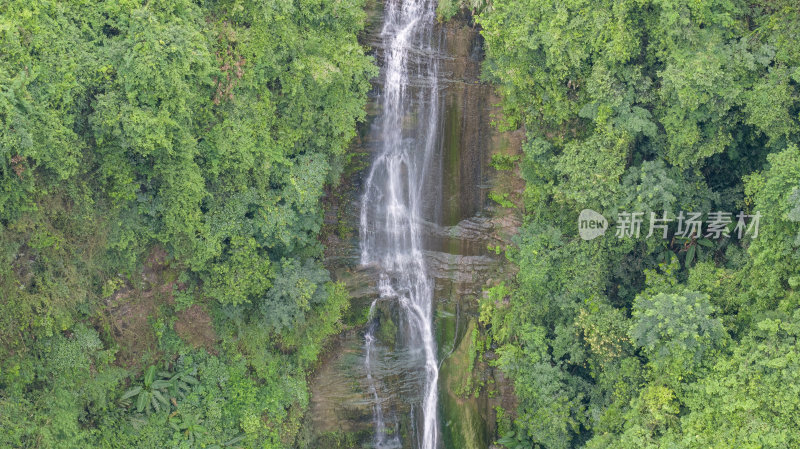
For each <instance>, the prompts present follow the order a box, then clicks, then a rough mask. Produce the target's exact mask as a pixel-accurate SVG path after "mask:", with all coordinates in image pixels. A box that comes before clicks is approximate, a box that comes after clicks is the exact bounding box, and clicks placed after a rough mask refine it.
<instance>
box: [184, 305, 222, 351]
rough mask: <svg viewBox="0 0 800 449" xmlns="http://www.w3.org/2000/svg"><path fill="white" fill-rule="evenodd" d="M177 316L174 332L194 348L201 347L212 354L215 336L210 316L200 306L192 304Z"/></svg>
mask: <svg viewBox="0 0 800 449" xmlns="http://www.w3.org/2000/svg"><path fill="white" fill-rule="evenodd" d="M177 315H178V320H177V321H175V332H177V333H178V335H179V336H180V337H181V338H182V339H183V340H184V341H185V342H187V343H189V344H190V345H192V346H194V347H195V348H200V347H203V348H206V350H207V351H209V352H214V351H213V350H214V343H216V341H217V334H216V333H215V332H214V327H213V326H212V325H211V316H209V315H208V312H206V311H205V310H204V309H203V308H202V307H200V305H198V304H194V305H192V306H191V307H189V308H188V309H185V310H181V311H180V312H178V314H177Z"/></svg>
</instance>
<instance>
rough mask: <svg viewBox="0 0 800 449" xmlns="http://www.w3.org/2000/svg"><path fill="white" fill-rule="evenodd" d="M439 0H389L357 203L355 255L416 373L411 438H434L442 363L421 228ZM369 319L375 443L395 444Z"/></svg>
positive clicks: (432, 138) (433, 129)
mask: <svg viewBox="0 0 800 449" xmlns="http://www.w3.org/2000/svg"><path fill="white" fill-rule="evenodd" d="M435 7H436V2H435V0H387V3H386V6H385V14H384V23H383V28H382V30H381V34H380V37H381V48H382V51H383V52H384V57H383V59H384V64H383V72H384V73H383V90H382V92H381V94H382V99H381V104H382V111H381V114H380V116H379V118H378V121H377V124H376V127H375V129H374V132H375V140H376V141H377V142H378V143H379V148H378V151H377V156H376V157H375V159H374V161H373V163H372V167H371V170H370V172H369V175H368V176H367V179H366V182H365V191H364V196H363V198H362V202H361V217H360V219H361V221H360V239H361V263H362V264H363V265H375V266H376V267H377V270H378V273H379V279H378V290H379V292H380V293H379V297H378V298H377V299H376V300H375V301H374V302H373V304H372V307H371V309H370V310H371V314H372V315H374V309H375V305H376V304H377V303H378V302H379V301H394V302H395V304H396V305H397V306H398V312H399V316H400V319H401V322H402V331H403V334H404V335H403V336H402V344H404V345H405V346H406V347H405V349H406V351H407V353H408V354H411V356H409V364H410V365H412V366H411V367H410V368H409V369H410V371H411V372H416V373H417V375H418V376H419V383H420V385H421V396H420V398H419V400H418V401H416V402H417V403H415V404H412V408H411V413H412V415H413V417H412V426H413V427H414V430H415V431H414V435H413V436H412V438H413V440H414V443H415V446H416V447H418V448H420V449H436V448H437V447H438V446H439V442H440V437H439V418H438V390H437V381H438V378H439V366H438V364H437V360H436V341H435V339H434V334H433V287H434V286H433V280H432V279H431V277H430V275H429V274H428V272H427V270H426V265H425V261H424V259H423V236H422V228H423V226H424V224H425V223H427V222H430V221H433V218H434V217H433V215H434V214H435V210H436V208H437V206H438V204H436V200H435V199H436V198H438V191H439V190H440V184H438V185H437V182H440V181H437V179H436V178H437V176H436V175H437V174H438V173H436V170H435V168H436V167H438V166H439V165H438V164H439V163H440V161H438V160H437V156H439V153H440V152H439V146H440V138H439V128H440V125H439V123H440V118H439V102H440V99H439V86H438V61H437V59H436V48H434V42H433V40H434V39H433V28H434V20H435ZM376 328H377V322H376V319H375V318H374V316H373V317H372V318H371V321H370V324H369V325H368V328H367V332H366V336H365V343H364V345H365V363H364V368H365V370H366V374H367V376H366V377H367V383H368V386H369V393H370V395H371V396H372V397H371V400H372V401H374V402H373V421H374V425H375V437H374V446H375V447H376V448H381V449H384V448H395V447H401V446H402V442H401V441H400V437H399V435H398V434H397V432H394V431H390V430H387V423H386V421H385V420H386V419H387V418H386V416H387V415H386V413H385V411H384V405H383V398H382V397H381V394H380V391H379V385H378V382H379V379H378V378H377V377H378V376H377V375H376V373H375V366H374V361H375V360H374V359H375V357H376V354H377V352H376V346H375V345H376V344H377V342H376V337H375V332H376Z"/></svg>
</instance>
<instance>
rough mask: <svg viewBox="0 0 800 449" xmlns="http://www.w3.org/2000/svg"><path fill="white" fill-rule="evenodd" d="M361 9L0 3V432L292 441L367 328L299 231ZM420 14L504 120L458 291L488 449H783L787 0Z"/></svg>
mask: <svg viewBox="0 0 800 449" xmlns="http://www.w3.org/2000/svg"><path fill="white" fill-rule="evenodd" d="M366 1H367V2H372V3H374V0H366ZM365 8H366V5H365V0H195V1H191V0H108V1H92V0H62V1H58V0H2V1H0V447H2V448H58V449H60V448H65V449H66V448H88V447H91V448H95V447H96V448H208V449H212V448H218V449H222V448H235V447H239V448H265V449H277V448H308V447H314V446H310V445H309V443H308V441H309V440H308V438H307V435H306V434H307V432H308V430H307V427H308V424H307V417H308V407H309V401H310V390H309V385H308V379H309V376H310V375H311V373H312V372H313V371H314V369H315V368H316V366H317V364H318V363H319V360H320V358H321V356H322V355H323V354H324V353H325V350H326V345H327V344H328V342H329V341H330V340H331V339H332V338H334V337H335V336H336V335H337V334H338V333H339V332H340V331H341V330H342V329H343V328H345V327H349V328H353V327H358V326H359V325H363V323H364V321H365V318H364V316H363V315H364V311H363V310H354V309H353V308H352V307H351V301H350V296H349V294H348V291H347V289H346V288H345V285H344V284H343V283H342V282H337V281H336V279H334V278H333V277H332V276H331V274H330V272H329V270H328V269H326V268H325V265H324V262H325V245H324V243H323V242H324V239H323V238H322V236H323V235H324V233H325V232H328V231H326V229H325V226H326V225H325V222H324V220H323V217H324V213H325V211H326V201H325V198H327V197H329V196H331V195H332V194H331V192H332V191H333V190H335V189H336V187H337V186H339V185H340V183H342V182H345V181H346V180H347V177H348V176H351V175H352V172H353V169H352V167H353V166H357V165H359V164H360V162H358V161H355V162H354V158H355V157H356V155H355V154H354V153H353V152H352V151H351V145H352V142H353V140H354V138H356V136H357V134H358V129H359V126H363V123H364V121H365V117H366V107H365V105H366V104H367V100H368V94H369V92H370V90H371V89H372V84H371V83H372V82H373V81H374V79H375V78H376V77H377V76H378V74H379V69H378V66H377V62H376V60H375V58H374V57H373V56H372V54H371V52H370V49H369V48H368V46H367V44H366V43H365V42H363V39H361V36H362V35H363V32H364V27H365V26H366V22H367V14H366V9H365ZM437 11H438V20H439V21H440V22H442V23H445V22H447V21H453V20H462V21H467V22H468V23H469V24H470V26H472V27H475V28H476V29H479V30H480V33H481V35H482V37H483V40H484V42H483V50H484V52H485V56H484V60H483V61H482V75H481V77H482V80H483V81H482V82H483V83H487V84H490V85H492V86H494V88H495V89H496V92H497V94H498V96H499V98H500V105H499V106H500V107H501V109H502V115H501V116H498V117H497V121H496V123H495V126H497V127H498V129H499V130H520V129H521V130H523V131H524V135H525V139H524V141H523V143H522V148H521V151H520V153H519V154H518V155H516V156H509V157H506V158H495V160H494V167H495V169H497V170H498V171H508V172H510V173H512V174H513V175H515V176H516V175H518V176H520V177H521V179H522V180H524V186H525V187H524V190H523V191H522V192H512V191H511V190H510V187H509V186H504V185H496V186H494V187H493V189H494V193H495V194H496V195H492V197H493V198H501V197H502V198H513V199H514V200H515V201H513V202H507V201H503V202H501V204H500V205H499V206H500V208H501V209H502V208H506V209H515V211H516V213H519V214H520V215H521V217H522V224H521V226H520V227H519V229H518V232H517V234H516V235H515V236H514V239H513V244H511V245H508V246H506V247H505V248H504V249H503V251H504V257H505V258H506V259H507V263H508V264H511V265H513V266H515V267H516V268H515V270H514V272H515V274H513V276H509V277H508V278H507V279H502V280H498V281H497V282H496V283H495V284H494V285H493V286H491V288H487V290H486V291H485V294H484V295H483V297H482V298H481V299H480V302H479V308H480V326H479V327H480V332H479V336H477V337H476V338H477V339H479V340H481V342H480V345H481V347H483V348H486V351H485V352H484V351H481V354H480V355H479V358H486V360H489V359H491V360H490V361H489V362H488V363H490V364H491V365H492V366H494V367H496V368H497V369H499V370H501V371H502V372H503V373H505V375H506V376H507V377H508V379H510V383H511V385H513V391H514V396H515V401H514V402H515V407H514V408H512V409H508V410H497V411H496V418H497V424H496V427H497V432H496V434H495V435H494V436H493V442H492V445H491V447H494V448H507V449H534V448H537V449H540V448H541V449H567V448H587V449H600V448H623V449H637V448H698V449H700V448H704V449H705V448H737V449H738V448H743V449H744V448H747V449H758V448H797V447H800V349H798V346H797V343H798V342H797V339H798V337H800V292H798V289H800V7H798V4H797V2H796V0H703V1H690V0H613V1H611V0H595V1H587V0H559V1H556V0H466V1H465V0H440V1H439V4H438V10H437ZM583 209H591V210H594V211H597V212H598V213H599V214H602V215H603V216H604V217H606V218H607V219H608V220H609V222H610V224H609V225H608V230H607V231H606V232H605V234H604V235H602V236H600V237H598V238H595V239H592V240H584V239H583V238H581V236H580V235H579V220H578V216H579V213H580V212H581V210H583ZM682 211H685V212H687V213H688V212H700V213H702V214H703V217H702V218H703V219H704V220H705V221H704V223H703V227H702V231H701V232H699V233H697V234H692V233H690V234H688V235H687V236H685V237H680V236H677V235H676V234H679V233H680V232H681V231H682V229H680V227H679V222H678V219H677V216H678V214H679V213H680V212H682ZM715 211H719V212H727V213H730V214H731V217H730V218H731V221H730V222H728V223H724V225H723V226H722V228H721V229H720V230H718V232H716V233H714V232H709V228H708V227H707V225H708V223H709V216H708V215H709V214H711V213H713V212H715ZM632 212H641V213H642V214H643V215H642V216H643V218H644V220H643V222H642V224H641V232H637V233H635V235H633V234H629V235H627V236H626V235H625V233H624V232H623V233H622V235H621V236H620V235H619V230H618V225H619V224H620V217H624V215H625V214H626V213H632ZM651 213H652V214H653V215H651ZM737 214H742V215H743V216H746V217H749V219H748V220H749V221H748V224H752V223H753V222H754V221H753V220H754V217H756V216H758V217H760V226H759V227H758V228H757V233H756V232H755V231H756V229H754V228H753V227H748V229H745V230H744V231H746V232H740V231H742V229H737V228H736V227H737V224H738V223H737ZM651 217H658V218H664V219H665V223H666V225H665V229H664V233H665V235H668V238H661V237H662V234H661V232H662V230H661V229H659V228H656V230H655V235H651V236H649V237H648V231H650V229H649V225H650V221H651ZM666 220H669V221H666ZM332 232H336V231H332ZM476 301H477V300H476ZM490 355H491V356H492V357H490ZM342 444H344V443H342ZM333 447H334V446H331V448H333ZM336 447H351V446H347V445H340V446H336ZM358 447H360V446H358ZM353 448H354V449H355V446H353ZM320 449H329V448H327V447H322V448H320ZM443 449H444V448H443ZM447 449H462V448H447Z"/></svg>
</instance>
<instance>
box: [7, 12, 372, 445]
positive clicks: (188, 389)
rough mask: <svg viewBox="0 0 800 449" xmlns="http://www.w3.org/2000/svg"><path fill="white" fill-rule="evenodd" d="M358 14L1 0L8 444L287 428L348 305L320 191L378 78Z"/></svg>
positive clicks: (287, 432) (253, 436) (200, 441)
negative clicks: (332, 261)
mask: <svg viewBox="0 0 800 449" xmlns="http://www.w3.org/2000/svg"><path fill="white" fill-rule="evenodd" d="M363 22H364V11H363V4H362V3H361V2H360V1H358V0H354V1H350V0H346V1H328V0H310V1H308V0H288V1H266V2H263V1H209V2H203V1H200V2H195V1H189V0H163V1H162V0H159V1H140V0H114V1H106V2H81V1H69V2H59V1H50V0H36V1H28V0H9V1H4V2H2V3H0V262H2V263H0V297H2V301H0V343H1V344H0V360H1V361H0V421H2V428H3V431H2V432H0V446H3V447H31V448H33V447H37V448H56V447H57V448H77V447H120V448H130V447H158V448H163V447H222V446H225V445H227V446H235V445H237V444H238V445H241V446H247V447H285V446H286V445H290V444H291V443H292V441H293V440H294V438H295V436H296V433H297V429H298V421H299V419H300V417H301V416H302V410H303V409H304V408H305V406H306V404H307V402H308V393H307V391H306V385H305V374H306V372H307V370H308V368H309V367H310V366H311V365H312V364H313V363H314V361H315V360H316V358H317V355H318V353H319V351H320V348H321V344H322V342H323V340H324V338H325V337H326V336H328V335H330V334H332V333H335V332H336V330H337V329H338V326H339V322H340V318H341V316H342V311H343V309H344V308H345V307H346V306H347V296H346V293H345V292H344V291H343V288H342V287H341V286H339V285H337V284H333V283H332V282H331V280H330V277H329V275H328V273H327V271H326V270H324V269H323V268H322V267H321V264H320V258H321V255H322V251H321V249H322V247H321V245H320V243H319V242H318V239H317V238H318V233H319V231H320V227H321V225H322V210H321V206H320V202H319V200H320V197H321V196H322V194H323V187H324V185H325V184H326V183H334V182H336V180H337V179H338V177H339V175H340V171H341V168H340V167H342V165H343V160H344V157H345V150H346V148H347V146H348V145H349V142H350V140H351V139H352V138H353V137H354V135H355V131H356V128H355V125H356V122H357V121H359V120H361V119H362V118H363V117H364V103H365V100H366V93H367V90H368V89H369V88H370V84H369V82H370V79H371V78H372V77H373V76H374V74H375V69H374V65H373V62H372V60H371V58H369V57H368V56H366V55H365V52H364V49H363V48H362V47H361V45H360V44H359V43H358V42H357V40H356V33H358V32H359V31H360V29H361V27H362V26H363ZM160 254H161V255H160ZM159 255H160V256H159ZM190 318H193V319H195V321H192V322H191V324H190V326H188V327H187V326H186V325H184V324H183V322H184V321H186V320H189V319H190ZM203 319H205V320H207V321H210V322H211V323H210V324H209V325H208V326H209V327H208V329H207V330H205V331H201V329H199V328H193V326H201V324H202V322H203ZM198 320H199V321H198ZM215 445H216V446H215Z"/></svg>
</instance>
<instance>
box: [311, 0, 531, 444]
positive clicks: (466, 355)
mask: <svg viewBox="0 0 800 449" xmlns="http://www.w3.org/2000/svg"><path fill="white" fill-rule="evenodd" d="M372 6H373V7H374V8H376V10H375V11H373V12H371V13H370V14H369V17H370V18H371V19H370V21H369V23H370V25H369V29H368V30H367V31H366V32H365V34H364V36H362V41H363V42H364V43H365V44H366V45H371V44H374V43H375V42H377V41H378V40H377V39H376V38H375V34H376V33H377V32H378V31H379V30H380V25H381V24H380V20H375V17H378V18H380V7H381V4H380V3H373V4H372ZM436 33H438V36H439V38H440V39H441V41H442V48H444V49H446V51H444V52H442V54H441V55H440V58H441V59H440V64H441V69H440V76H441V80H440V85H441V86H442V89H441V93H440V95H441V100H442V107H443V117H442V119H441V123H442V127H443V129H442V133H441V135H442V143H441V160H442V164H441V169H440V171H439V176H441V185H442V188H441V191H440V192H431V195H440V196H441V200H440V201H439V200H437V201H436V202H440V203H441V207H440V210H438V211H433V212H436V213H431V214H430V216H431V217H434V218H432V220H431V222H429V223H426V224H425V226H424V228H423V230H424V234H425V242H424V247H425V251H424V257H425V263H426V265H427V269H428V272H429V274H430V275H431V276H433V277H434V279H435V305H436V311H435V314H434V316H435V328H436V338H437V345H438V353H439V354H438V355H439V357H438V360H439V361H440V364H441V372H440V378H439V390H440V413H441V415H440V416H441V423H442V426H441V427H442V429H441V432H442V436H443V443H442V447H443V448H448V449H453V448H459V449H461V448H465V449H471V448H487V447H489V445H490V444H491V441H490V440H491V438H492V436H493V434H494V424H495V416H494V407H495V406H497V405H500V401H501V400H502V398H503V397H504V394H505V392H506V389H507V384H506V383H505V381H504V380H503V379H502V377H501V375H500V373H496V372H494V371H493V369H491V368H490V367H488V365H487V364H486V363H485V362H482V361H480V357H477V356H476V348H475V347H474V346H475V343H474V341H473V338H472V335H473V333H474V332H476V331H477V328H478V326H477V315H478V308H477V305H478V299H479V298H480V296H481V294H482V291H483V289H484V288H485V287H486V286H487V285H488V284H491V283H492V282H493V280H496V279H504V278H507V277H508V276H509V273H505V270H506V266H505V265H504V263H503V258H502V255H497V254H496V253H495V252H493V251H489V250H488V249H487V248H489V247H494V246H497V245H500V246H504V245H505V244H507V243H508V240H509V237H510V236H511V235H513V233H514V232H515V229H516V227H517V226H518V224H519V221H518V218H517V215H516V213H514V212H513V211H511V212H510V211H508V210H501V209H497V206H496V205H495V204H493V203H492V202H491V200H489V199H488V192H489V189H490V188H492V186H493V185H496V184H497V183H507V184H510V183H512V181H511V180H509V179H507V178H505V177H504V176H505V175H504V174H503V173H498V172H496V171H495V170H494V169H492V168H491V166H490V161H491V156H492V154H495V153H503V154H509V155H511V154H518V153H519V151H520V150H519V148H520V142H521V133H520V132H517V133H499V132H497V131H496V130H495V129H494V128H493V127H492V126H491V122H492V120H493V118H494V116H495V115H496V114H497V113H498V112H499V111H497V110H496V108H494V106H493V105H495V104H496V103H497V102H498V99H497V98H496V97H495V96H494V92H493V88H492V86H490V85H487V84H482V83H480V82H479V75H480V63H481V60H482V58H483V49H482V39H481V37H480V34H479V32H478V30H476V29H474V28H472V26H470V25H468V24H467V20H465V19H463V18H462V19H460V20H455V21H451V22H448V23H445V24H439V25H437V29H436ZM379 53H380V52H377V54H378V55H379ZM377 62H378V63H379V64H380V62H381V61H380V60H379V59H378V61H377ZM376 82H378V83H379V82H380V80H377V81H376ZM376 91H377V90H376ZM376 100H377V99H376V98H373V101H372V102H371V104H370V105H369V106H368V119H367V122H366V123H365V124H364V129H363V130H362V132H361V133H360V135H361V138H362V140H360V141H359V142H357V145H355V147H354V148H353V150H352V151H353V152H354V154H360V155H361V156H360V157H361V168H360V169H356V170H353V171H352V172H346V179H345V180H344V182H343V187H341V188H340V191H339V192H338V194H337V195H338V196H337V197H336V199H335V200H334V201H331V204H330V205H329V207H328V208H327V209H328V213H327V214H326V223H327V224H328V225H330V226H332V227H334V226H335V227H337V228H338V229H345V230H350V231H346V232H335V233H331V235H330V236H329V239H328V240H326V241H325V243H326V245H327V246H328V251H327V265H328V267H329V269H330V270H331V272H332V273H333V276H334V277H335V278H336V279H337V280H340V281H342V282H344V283H345V284H346V285H347V287H348V291H349V292H350V295H351V297H352V298H353V300H352V304H351V310H350V315H349V317H348V323H346V324H347V325H348V330H347V331H345V332H343V333H342V334H341V335H340V336H339V337H338V339H337V340H336V341H335V342H334V344H333V345H332V346H331V348H330V350H329V351H328V355H327V357H326V359H325V360H323V362H322V363H321V365H320V367H319V368H318V369H317V371H316V372H315V373H314V375H313V376H312V379H311V394H312V396H311V404H310V410H309V414H310V416H309V417H308V420H307V426H308V427H309V429H308V432H307V433H309V434H310V435H311V436H310V438H309V440H308V443H307V447H343V448H344V447H353V448H355V447H359V448H361V447H368V446H369V443H370V441H371V436H372V432H373V426H372V422H371V417H372V411H373V404H372V402H371V401H372V399H371V398H370V397H369V395H368V394H367V388H366V379H365V373H364V370H363V366H364V325H365V323H366V314H367V310H366V309H367V308H368V307H369V304H370V303H371V301H372V300H373V299H374V298H375V297H376V296H377V290H376V287H375V286H376V279H375V276H376V274H377V271H376V270H375V267H369V266H366V267H364V266H359V265H358V264H359V242H358V232H357V231H355V230H357V229H358V218H359V207H360V202H359V199H360V194H361V191H362V187H363V186H362V181H363V176H364V170H363V167H365V166H366V165H367V164H368V163H369V161H370V160H371V152H372V151H373V150H374V149H375V148H376V147H377V145H376V142H372V141H370V138H371V137H370V133H369V132H368V129H369V127H370V126H371V122H372V120H374V118H375V116H376V115H377V114H379V112H380V111H378V105H379V104H380V102H379V101H376ZM331 211H334V212H331ZM354 231H355V232H354ZM375 315H376V316H377V317H378V320H379V329H378V330H377V333H376V335H377V337H378V339H379V341H380V345H379V346H378V347H379V350H380V351H382V354H381V356H380V357H377V358H376V359H380V360H382V362H381V363H380V366H378V367H377V370H379V371H380V372H381V379H382V383H381V385H380V389H381V398H383V400H384V401H386V402H387V404H386V406H385V407H384V409H386V410H391V411H392V413H393V414H394V416H393V419H395V422H396V423H397V425H396V430H395V431H396V432H399V433H400V434H401V440H402V441H403V445H404V447H409V448H411V447H414V442H413V441H412V440H413V438H412V437H411V435H413V434H414V432H413V426H414V425H415V423H414V421H413V420H412V419H411V418H410V416H409V415H410V414H411V410H410V406H409V403H410V402H413V400H414V398H415V397H416V395H418V394H419V391H420V387H419V385H418V381H419V379H418V378H415V376H414V375H413V373H408V372H406V371H405V370H406V367H407V366H413V364H409V363H408V362H409V360H411V358H413V357H419V354H415V353H414V351H413V350H412V349H409V350H407V351H396V348H398V347H402V346H403V345H397V344H396V343H397V339H398V338H402V334H403V332H402V323H400V322H399V320H398V312H397V308H396V307H395V306H394V305H393V304H391V302H382V303H379V305H378V306H377V307H376V311H375ZM490 391H492V393H491V394H489V392H490ZM334 443H335V444H334ZM365 445H366V446H365Z"/></svg>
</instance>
